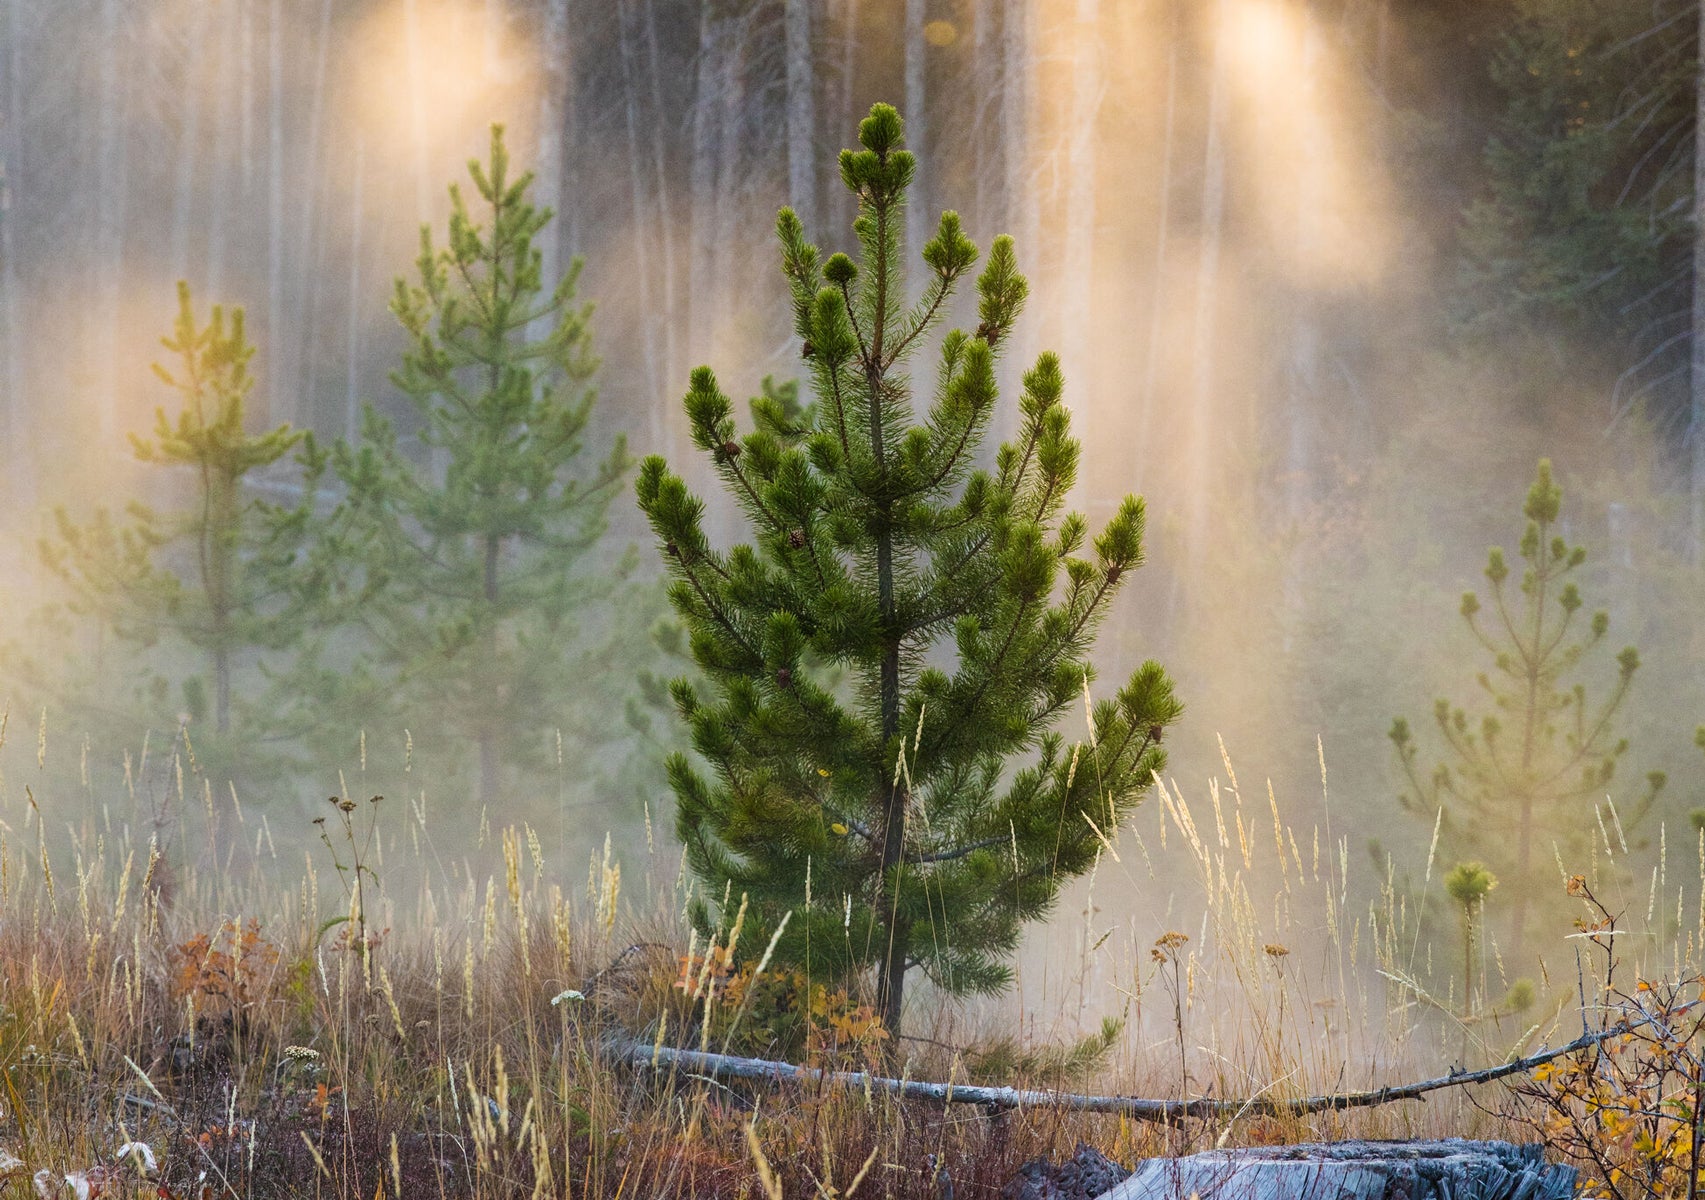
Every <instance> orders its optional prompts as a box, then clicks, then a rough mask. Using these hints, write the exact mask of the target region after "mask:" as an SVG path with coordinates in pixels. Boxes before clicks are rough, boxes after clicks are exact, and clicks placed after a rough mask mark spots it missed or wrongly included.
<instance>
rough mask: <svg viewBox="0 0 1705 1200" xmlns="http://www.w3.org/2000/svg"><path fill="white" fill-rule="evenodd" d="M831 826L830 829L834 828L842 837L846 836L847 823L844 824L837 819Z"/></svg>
mask: <svg viewBox="0 0 1705 1200" xmlns="http://www.w3.org/2000/svg"><path fill="white" fill-rule="evenodd" d="M829 828H830V830H832V831H833V832H834V833H836V834H838V835H839V836H841V837H845V836H846V833H847V827H846V826H845V825H842V824H841V823H840V822H839V821H836V822H835V823H834V824H833V825H831V826H829Z"/></svg>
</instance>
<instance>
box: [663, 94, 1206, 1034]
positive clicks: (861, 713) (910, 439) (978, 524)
mask: <svg viewBox="0 0 1705 1200" xmlns="http://www.w3.org/2000/svg"><path fill="white" fill-rule="evenodd" d="M901 140H902V126H901V121H900V116H899V114H898V113H897V112H896V111H895V110H894V109H893V108H891V107H889V106H888V105H885V104H879V105H876V106H875V107H874V108H872V109H871V112H870V116H869V117H868V118H867V119H866V120H865V121H864V122H863V123H862V124H861V125H860V127H859V141H860V144H861V148H860V149H858V150H847V151H843V152H842V154H841V157H840V172H841V179H842V181H843V182H844V183H845V185H846V186H847V187H848V189H849V190H851V191H852V193H853V194H854V195H855V196H856V198H857V204H858V217H857V220H856V222H855V224H854V231H855V233H856V235H857V239H858V244H859V251H860V261H859V262H858V263H856V264H855V262H854V261H853V260H852V259H851V258H849V257H848V256H847V255H845V254H834V255H832V256H830V257H829V258H828V259H827V261H822V260H821V259H820V257H819V253H818V250H817V248H816V247H815V246H812V245H811V244H809V243H808V242H807V241H806V238H805V231H804V229H803V227H802V226H801V223H800V221H799V219H798V218H797V216H796V215H795V214H794V213H793V211H792V210H791V209H783V210H782V211H781V214H780V216H779V218H778V220H777V232H778V234H779V237H780V241H781V259H782V268H783V272H784V274H785V276H786V278H787V283H788V287H789V289H790V292H791V295H792V301H793V303H792V310H793V321H794V331H795V333H796V334H797V336H798V337H799V338H800V339H801V342H802V353H803V355H804V359H805V362H806V364H807V369H808V371H809V374H810V379H811V386H812V390H813V392H814V395H815V404H814V405H813V406H812V407H811V408H810V409H808V410H806V411H805V413H804V415H803V416H802V417H799V416H795V415H794V414H792V413H790V412H788V411H786V410H784V409H783V407H782V406H781V405H780V404H778V403H776V402H775V401H774V400H772V399H768V398H766V399H764V400H760V401H757V402H754V404H753V415H754V419H755V425H756V428H755V429H754V430H753V431H752V432H751V433H749V434H747V435H745V436H744V437H743V438H738V439H737V438H736V433H735V426H734V422H733V419H732V415H731V414H732V408H733V406H732V404H731V402H730V401H729V399H728V398H727V396H726V395H724V393H723V392H722V390H721V388H720V386H719V385H718V383H717V380H716V377H715V376H714V374H713V373H712V372H711V370H710V368H708V367H700V368H698V369H697V370H695V371H694V372H693V374H692V383H691V388H690V390H689V391H688V393H687V396H686V410H687V414H688V418H689V421H690V424H691V428H692V432H693V438H694V441H695V443H696V444H697V445H698V447H699V448H700V449H701V450H702V451H704V452H705V453H706V454H707V455H708V456H709V458H710V460H711V462H712V463H713V464H714V468H715V471H716V473H717V476H718V477H719V478H720V480H721V482H722V484H723V486H724V487H725V488H726V489H727V491H728V493H729V495H730V497H731V498H732V499H733V501H734V502H735V503H736V504H737V505H738V506H739V508H740V510H741V511H742V512H743V513H744V515H745V517H746V519H747V520H748V521H749V522H750V524H751V526H752V529H753V532H754V535H755V540H754V542H752V543H747V544H741V545H737V546H734V547H733V548H731V549H729V550H726V551H724V550H718V549H716V548H714V547H713V546H712V545H711V544H710V542H709V541H708V539H707V537H706V535H705V531H704V527H703V520H702V518H703V514H704V503H703V501H701V500H700V499H699V498H698V497H696V496H694V495H693V494H692V493H690V492H689V491H688V489H687V485H686V483H685V482H684V481H683V480H682V479H681V477H680V476H678V475H676V474H674V473H673V472H671V470H670V469H669V467H668V465H667V464H666V463H665V462H664V461H663V459H661V458H657V457H653V458H648V459H646V460H645V462H644V463H643V464H642V466H641V468H640V473H639V480H638V495H639V502H640V506H641V508H642V509H643V510H644V511H645V513H646V516H647V517H648V518H649V519H650V521H651V525H652V528H653V529H654V530H655V531H656V534H657V537H658V540H659V542H660V543H661V546H662V550H663V555H664V560H665V562H666V564H667V566H668V569H669V572H670V575H671V577H672V579H673V583H672V585H671V587H670V599H671V600H672V602H673V603H674V606H675V608H676V611H677V612H678V613H679V614H680V616H681V619H682V621H683V622H684V623H685V625H686V628H687V631H688V634H689V642H690V646H691V650H692V654H693V658H694V660H695V662H696V664H697V667H698V670H699V672H700V673H701V675H702V682H694V681H689V680H679V681H677V682H676V683H675V684H674V685H673V688H672V691H673V698H674V702H675V705H676V707H677V709H678V710H679V713H680V715H681V717H682V719H683V720H685V721H686V722H687V724H688V726H689V727H690V729H691V732H692V748H693V750H694V751H695V752H696V753H697V755H698V758H699V760H700V764H702V765H703V766H708V767H709V769H710V776H709V777H708V778H707V776H706V774H705V773H704V772H703V770H702V769H701V765H700V764H695V763H694V762H693V761H692V760H690V759H689V758H688V757H687V756H686V755H685V754H676V755H674V756H672V757H671V758H670V760H669V764H668V767H669V775H670V780H671V783H672V785H673V787H674V791H675V796H676V801H677V814H676V829H677V831H678V833H679V835H680V837H681V839H682V841H683V842H684V843H685V846H686V852H687V856H688V860H689V862H690V863H691V865H692V867H693V869H694V870H695V872H696V873H697V874H698V875H699V876H700V878H701V879H702V880H703V881H704V883H705V885H706V891H705V893H703V894H706V895H712V894H714V896H715V898H716V899H718V900H720V899H721V898H722V897H723V896H724V895H725V894H726V895H728V896H729V897H730V898H731V899H735V900H738V899H739V898H741V897H742V896H744V897H745V898H746V899H745V901H743V904H744V906H745V907H746V909H747V917H746V922H747V923H746V926H745V932H744V933H743V934H742V937H741V941H740V945H741V946H742V947H748V946H757V947H763V946H765V945H766V944H767V941H768V939H769V938H770V937H772V936H774V935H776V934H778V933H779V934H780V940H779V942H778V943H777V945H776V953H777V955H778V956H779V957H780V958H781V959H782V960H784V961H787V962H789V963H794V964H803V965H804V966H806V967H807V968H808V969H811V970H813V971H816V972H818V973H820V974H823V975H828V976H836V977H841V978H846V977H849V976H853V975H855V974H859V973H861V972H863V971H866V970H868V969H870V968H874V969H875V973H876V984H877V1001H878V1007H879V1011H880V1014H881V1016H882V1019H883V1021H884V1023H885V1025H886V1027H887V1029H888V1031H889V1032H890V1033H894V1034H897V1033H898V1031H899V1029H900V1022H901V1013H902V1005H903V999H904V984H905V979H906V976H907V974H908V973H909V972H910V971H911V970H912V969H913V968H922V969H923V971H924V972H925V973H926V974H927V976H928V977H929V978H930V979H931V980H932V981H933V982H934V983H935V984H936V985H937V986H938V987H940V988H941V989H943V990H944V991H946V992H948V993H950V994H955V995H958V994H964V993H972V992H995V991H998V990H1000V989H1001V988H1003V987H1004V986H1005V985H1006V984H1007V982H1008V980H1009V979H1010V971H1009V969H1008V967H1007V966H1006V965H1005V963H1004V962H1003V961H1002V960H1003V959H1004V958H1005V956H1006V955H1008V954H1009V953H1010V952H1011V951H1012V950H1013V949H1014V948H1015V947H1016V945H1017V943H1018V938H1019V933H1020V930H1021V928H1022V925H1023V923H1024V922H1025V921H1028V920H1034V919H1036V918H1038V917H1041V916H1043V915H1044V914H1046V913H1047V912H1048V910H1049V908H1050V906H1051V905H1052V903H1053V902H1054V900H1055V898H1056V897H1057V895H1058V893H1059V889H1060V887H1061V886H1062V884H1063V883H1064V882H1065V881H1066V880H1068V879H1070V878H1072V877H1073V876H1075V875H1077V874H1079V873H1080V872H1083V871H1085V870H1087V869H1088V868H1089V867H1090V865H1091V864H1092V863H1093V862H1094V860H1095V858H1096V856H1097V855H1098V854H1099V853H1100V850H1101V847H1102V844H1103V839H1104V838H1110V837H1112V836H1114V832H1115V830H1116V828H1117V826H1118V824H1119V822H1120V821H1121V820H1122V819H1123V817H1124V815H1125V814H1126V813H1128V812H1129V811H1130V810H1131V808H1132V807H1133V806H1134V805H1135V804H1136V803H1137V802H1138V800H1139V799H1140V797H1141V795H1142V794H1143V792H1144V790H1145V789H1146V788H1147V787H1148V786H1149V783H1150V780H1151V779H1152V773H1153V771H1154V770H1156V769H1157V768H1159V767H1160V766H1161V765H1162V763H1163V761H1164V754H1163V751H1162V748H1161V739H1162V737H1163V735H1164V733H1165V731H1166V728H1167V727H1168V726H1169V725H1171V724H1172V723H1173V722H1174V721H1176V720H1177V719H1178V716H1179V714H1180V707H1179V705H1178V703H1177V701H1176V700H1175V699H1174V698H1173V693H1172V684H1171V681H1170V680H1169V679H1168V678H1167V675H1166V673H1165V671H1164V670H1162V668H1161V667H1160V666H1159V665H1158V664H1157V663H1153V662H1150V663H1146V664H1145V665H1144V666H1143V667H1142V668H1141V669H1139V670H1138V671H1137V672H1136V673H1135V675H1133V676H1132V678H1131V680H1130V682H1129V683H1128V684H1127V685H1126V686H1125V687H1124V688H1123V689H1122V690H1120V691H1119V692H1118V694H1117V695H1116V696H1115V697H1114V698H1112V699H1104V700H1101V701H1099V702H1098V703H1096V704H1095V705H1094V709H1093V721H1092V723H1091V725H1090V726H1089V728H1088V729H1087V730H1086V731H1085V734H1084V737H1083V738H1082V739H1080V740H1079V741H1078V742H1077V743H1075V744H1068V740H1067V738H1066V736H1065V735H1063V734H1062V733H1061V732H1059V731H1058V730H1057V729H1055V725H1056V724H1057V723H1058V722H1059V721H1060V719H1061V718H1062V716H1063V715H1064V714H1065V713H1066V712H1067V711H1068V710H1069V709H1070V708H1071V707H1072V706H1073V705H1074V704H1075V703H1077V702H1078V701H1079V700H1080V699H1081V700H1084V701H1086V702H1087V700H1088V695H1089V685H1090V681H1091V680H1092V679H1093V677H1094V673H1093V668H1092V666H1091V664H1090V662H1089V661H1088V658H1087V654H1088V651H1089V647H1090V645H1091V642H1092V639H1093V635H1094V632H1095V629H1096V627H1097V625H1098V623H1099V621H1100V620H1101V618H1102V617H1103V616H1104V615H1105V613H1106V611H1107V606H1108V604H1109V602H1110V600H1111V598H1112V596H1113V595H1114V593H1115V592H1116V591H1117V590H1118V588H1119V586H1120V584H1121V583H1122V582H1123V580H1124V579H1125V578H1126V577H1127V576H1128V574H1129V573H1130V572H1131V571H1132V570H1134V569H1135V568H1136V567H1137V566H1139V565H1140V564H1141V562H1142V534H1143V504H1142V501H1141V500H1140V499H1138V498H1136V497H1134V496H1133V497H1127V498H1126V500H1125V501H1124V503H1123V505H1122V506H1121V507H1120V509H1119V510H1118V512H1117V513H1116V515H1115V516H1114V517H1113V519H1112V521H1111V522H1110V523H1109V524H1108V526H1107V528H1106V529H1105V530H1104V531H1103V532H1102V533H1101V534H1100V536H1099V537H1097V538H1095V539H1094V541H1093V543H1092V544H1091V546H1090V547H1089V550H1088V553H1087V554H1084V553H1080V552H1082V551H1084V550H1085V541H1086V538H1087V534H1088V528H1087V522H1086V521H1085V520H1084V518H1083V517H1081V516H1079V515H1077V514H1075V513H1070V514H1067V513H1064V511H1063V510H1064V505H1065V501H1066V495H1067V492H1068V491H1069V490H1070V488H1071V485H1072V481H1073V478H1074V477H1075V473H1076V469H1077V462H1078V444H1077V443H1076V442H1075V441H1073V440H1072V438H1071V436H1070V431H1069V425H1070V420H1069V417H1068V415H1067V412H1066V409H1065V407H1064V405H1063V404H1062V403H1061V395H1062V392H1063V388H1064V380H1063V377H1062V375H1061V371H1060V363H1059V361H1058V359H1057V358H1056V357H1055V356H1054V355H1053V354H1044V355H1042V356H1041V358H1040V359H1038V361H1037V363H1036V365H1035V366H1034V368H1032V369H1031V370H1030V371H1029V372H1028V373H1027V374H1026V375H1025V377H1024V397H1023V400H1022V402H1021V409H1022V413H1023V417H1022V422H1021V425H1020V429H1019V434H1018V437H1017V438H1016V440H1015V441H1013V442H1012V443H1010V444H1008V445H1005V446H1003V447H1001V448H1000V450H999V451H998V453H997V454H996V455H995V467H994V470H993V471H992V472H991V471H985V470H979V469H977V468H976V467H975V463H976V460H977V455H978V451H979V447H980V446H981V444H982V442H983V440H984V438H985V436H986V434H987V432H988V428H989V422H990V420H991V418H992V416H993V412H994V408H995V401H996V389H995V363H996V358H997V355H998V348H999V347H1000V345H1001V343H1002V341H1003V340H1004V338H1005V337H1006V335H1007V334H1008V333H1009V332H1010V330H1011V328H1012V325H1013V322H1014V321H1015V320H1016V319H1017V317H1018V315H1019V311H1020V309H1021V308H1022V306H1023V303H1024V299H1025V296H1026V291H1027V286H1026V283H1025V280H1024V277H1023V276H1022V275H1020V274H1019V273H1018V270H1017V267H1016V264H1015V261H1014V255H1013V245H1012V240H1011V239H1010V238H1006V237H1002V238H997V239H996V240H995V242H994V245H993V247H992V249H991V251H990V254H989V260H988V264H987V266H986V267H985V269H984V270H983V272H982V275H981V276H980V277H979V278H978V280H977V290H978V296H979V316H980V320H981V324H980V325H979V327H978V329H977V331H976V332H975V333H974V334H967V333H965V332H963V331H960V330H953V331H950V332H948V333H946V334H945V336H944V337H942V339H941V343H940V350H939V354H940V361H939V367H938V369H937V372H936V374H935V385H934V388H933V396H932V398H931V399H930V401H929V402H928V406H927V408H926V409H925V411H923V412H922V413H919V412H918V411H917V410H916V408H915V407H914V403H913V398H912V385H911V380H910V378H909V377H908V375H907V373H906V371H905V364H906V363H907V361H908V360H909V359H910V358H911V357H912V356H914V355H915V354H916V353H917V352H918V351H919V350H920V349H921V348H922V346H923V344H924V339H925V338H926V336H928V335H929V334H930V333H931V331H932V330H933V329H934V328H935V327H936V325H937V323H938V321H939V318H940V315H941V313H942V312H943V311H944V309H945V307H946V306H947V304H948V302H949V300H950V298H951V297H952V295H953V293H954V292H955V290H956V288H957V287H958V285H959V284H960V283H961V282H962V281H963V280H964V279H965V278H966V276H967V274H968V273H969V272H970V270H971V267H972V265H973V263H974V262H975V261H976V259H977V249H976V247H974V246H973V245H972V244H971V242H970V241H969V240H968V239H967V238H966V237H965V235H964V234H963V232H961V230H960V225H959V218H958V216H957V214H955V213H951V212H947V213H943V214H942V216H941V220H940V223H939V225H938V227H937V231H936V234H935V236H934V237H933V238H932V239H930V241H929V242H928V244H927V245H925V246H923V247H922V248H921V257H922V260H923V263H924V264H925V266H926V268H927V274H926V285H925V288H924V291H923V294H922V296H921V298H920V299H919V301H918V302H917V304H916V305H914V306H913V307H911V308H910V309H908V308H907V307H906V306H905V297H906V296H907V294H908V293H907V290H906V281H905V274H904V270H903V268H902V254H901V246H902V239H903V236H904V224H905V223H904V209H905V199H906V191H907V187H908V185H909V184H910V183H911V181H912V177H913V172H914V170H915V166H916V164H915V162H914V159H913V156H912V154H911V153H910V152H908V151H906V150H904V149H901V148H900V147H901ZM830 672H839V673H841V674H842V675H843V676H844V683H843V684H842V685H828V684H826V683H825V678H826V677H828V673H830ZM1015 760H1018V761H1016V762H1015ZM1009 767H1010V768H1012V769H1010V770H1009ZM729 917H730V914H729V913H727V912H723V913H721V914H720V921H721V928H722V929H723V930H724V932H726V929H727V921H728V919H729ZM694 919H695V920H696V922H697V923H698V925H699V926H700V928H701V930H702V931H703V932H704V933H705V934H706V935H714V932H715V929H716V925H714V924H713V922H712V920H711V914H710V912H709V910H708V908H707V907H706V906H705V905H704V904H703V903H700V904H698V905H697V906H696V907H695V912H694ZM784 921H785V922H787V924H786V928H785V929H784V928H783V922H784Z"/></svg>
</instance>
